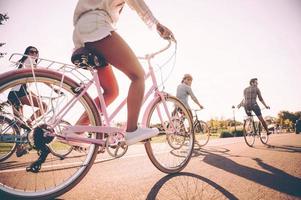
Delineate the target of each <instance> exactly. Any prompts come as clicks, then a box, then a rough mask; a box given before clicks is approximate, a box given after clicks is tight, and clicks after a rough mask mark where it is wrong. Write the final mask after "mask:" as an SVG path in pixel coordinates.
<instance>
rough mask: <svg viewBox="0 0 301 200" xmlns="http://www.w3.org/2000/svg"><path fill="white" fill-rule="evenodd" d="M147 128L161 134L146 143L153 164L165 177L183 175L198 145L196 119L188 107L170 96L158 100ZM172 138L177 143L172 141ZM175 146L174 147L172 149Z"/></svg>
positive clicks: (151, 111)
mask: <svg viewBox="0 0 301 200" xmlns="http://www.w3.org/2000/svg"><path fill="white" fill-rule="evenodd" d="M169 117H170V118H169ZM146 125H147V127H157V128H159V130H160V133H159V135H157V136H155V137H152V138H151V139H149V140H147V141H146V143H145V149H146V152H147V155H148V157H149V158H150V160H151V162H152V163H153V164H154V165H155V167H157V169H159V170H160V171H162V172H164V173H176V172H179V171H181V170H182V169H183V168H184V167H185V166H186V165H187V164H188V162H189V160H190V158H191V154H192V151H193V145H194V133H193V126H192V119H191V117H190V115H189V111H188V110H187V109H186V107H185V106H184V105H183V104H182V103H181V102H180V101H179V100H178V99H177V98H176V97H173V96H169V95H167V94H166V96H165V98H164V99H161V98H157V99H156V101H155V102H154V104H153V105H152V107H151V109H150V110H149V113H148V117H147V121H146ZM171 137H173V138H177V139H176V140H173V141H171V140H169V139H170V138H171ZM171 142H174V144H172V145H170V143H171ZM174 147H177V148H174Z"/></svg>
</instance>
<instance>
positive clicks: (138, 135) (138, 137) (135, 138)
mask: <svg viewBox="0 0 301 200" xmlns="http://www.w3.org/2000/svg"><path fill="white" fill-rule="evenodd" d="M158 134H159V130H158V129H157V128H137V129H136V130H135V131H133V132H126V133H125V142H126V144H127V145H132V144H135V143H137V142H140V141H142V140H146V139H149V138H151V137H153V136H156V135H158Z"/></svg>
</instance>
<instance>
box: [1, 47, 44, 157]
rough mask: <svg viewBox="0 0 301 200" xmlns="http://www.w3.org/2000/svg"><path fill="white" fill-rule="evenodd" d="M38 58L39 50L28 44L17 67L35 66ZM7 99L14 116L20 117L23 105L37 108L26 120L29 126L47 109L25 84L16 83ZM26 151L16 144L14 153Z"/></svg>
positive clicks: (23, 125)
mask: <svg viewBox="0 0 301 200" xmlns="http://www.w3.org/2000/svg"><path fill="white" fill-rule="evenodd" d="M38 58H39V51H38V49H37V48H36V47H33V46H29V47H27V48H26V49H25V52H24V55H23V57H22V58H21V59H20V60H19V61H18V62H17V68H18V69H22V68H30V67H31V66H34V67H36V65H37V60H38ZM29 95H30V96H29ZM7 99H8V101H9V102H10V104H11V105H12V109H13V114H14V116H16V117H20V116H22V115H23V105H28V106H33V107H36V108H38V109H37V110H36V111H35V113H34V114H32V115H31V116H30V118H29V119H28V120H27V121H26V123H27V124H28V125H29V126H31V123H32V121H33V120H34V118H35V116H36V117H38V116H40V115H41V114H42V111H41V110H42V107H43V110H44V111H46V110H47V104H46V103H44V102H42V105H41V103H40V101H39V99H38V97H37V96H36V95H35V94H34V93H33V92H31V91H29V90H28V86H27V85H26V84H22V85H17V86H15V87H13V88H12V89H11V91H10V92H9V93H8V97H7ZM20 127H21V128H23V129H25V130H27V131H29V130H30V129H29V127H27V126H26V125H25V124H20ZM25 153H27V149H26V148H25V147H24V146H23V145H18V146H17V151H16V155H17V157H20V156H22V155H24V154H25Z"/></svg>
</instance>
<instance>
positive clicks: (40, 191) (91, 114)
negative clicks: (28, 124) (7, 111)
mask: <svg viewBox="0 0 301 200" xmlns="http://www.w3.org/2000/svg"><path fill="white" fill-rule="evenodd" d="M22 84H26V85H27V88H28V91H30V92H29V93H28V94H27V96H26V98H28V99H29V100H30V99H32V98H33V97H32V96H33V95H35V98H37V99H40V101H39V102H40V105H41V106H40V109H41V107H42V103H43V102H42V100H41V99H42V98H40V97H45V96H47V97H50V98H52V97H55V95H57V93H55V92H54V91H53V90H54V89H53V88H57V89H58V90H59V91H62V92H63V93H64V94H65V96H66V98H64V99H58V100H57V101H56V102H53V105H54V107H49V106H50V105H51V104H50V103H49V102H44V103H45V104H46V105H48V108H47V110H45V111H44V112H42V111H41V112H42V113H43V114H42V116H41V117H36V116H35V119H34V121H33V129H35V128H37V130H43V128H44V127H46V128H47V126H48V125H49V124H51V121H52V120H53V119H56V118H57V116H58V115H56V114H58V113H61V112H60V111H61V109H62V108H64V107H66V106H67V105H70V104H69V102H70V101H71V100H72V99H74V97H77V96H78V93H77V92H76V91H77V90H76V88H79V87H80V85H79V84H77V83H75V82H74V81H73V80H72V79H71V78H68V77H67V76H66V75H63V74H60V73H58V72H55V71H52V70H46V69H35V70H34V73H33V72H32V70H31V69H19V70H15V71H10V72H6V73H4V74H2V75H1V76H0V100H1V101H3V100H6V98H7V95H8V93H9V92H10V91H12V88H15V87H17V86H18V85H22ZM30 95H31V96H30ZM50 98H49V99H50ZM36 109H37V108H36V107H33V106H32V105H23V116H22V118H23V119H25V120H27V119H29V118H30V117H31V116H33V113H34V112H35V111H36ZM51 109H54V111H55V112H53V110H52V111H49V112H48V110H51ZM83 112H86V113H87V115H88V119H89V123H90V124H91V125H96V126H97V125H101V119H100V116H99V114H98V112H97V108H96V106H95V104H94V102H93V100H92V99H91V98H90V97H89V95H88V94H87V93H86V94H84V95H83V96H81V97H80V98H79V100H78V101H76V102H75V103H74V104H73V106H71V107H69V110H68V112H67V113H66V114H65V115H63V118H62V120H65V121H68V122H69V123H70V124H71V125H74V124H76V121H77V120H78V118H79V117H80V115H81V113H83ZM55 113H56V114H55ZM38 127H43V128H38ZM53 128H54V129H55V127H53ZM49 131H51V132H52V131H54V130H51V129H49ZM33 132H34V131H31V134H32V133H33ZM91 136H92V137H93V138H96V136H97V134H94V133H82V134H81V137H87V138H88V137H89V138H90V137H91ZM32 138H40V139H41V140H40V139H39V140H37V139H36V140H34V145H35V147H36V148H38V147H39V146H41V144H44V145H45V144H46V143H48V142H50V141H51V140H52V139H53V138H51V137H50V138H49V137H46V136H45V135H44V134H43V132H42V134H41V132H38V131H37V132H36V133H35V135H30V137H29V139H30V140H31V139H32ZM73 145H81V144H78V143H76V144H73ZM46 150H47V149H46ZM97 150H98V146H97V145H94V144H90V145H86V146H85V148H80V150H78V151H72V153H70V154H69V156H68V157H67V158H65V159H59V158H58V157H56V156H54V155H52V154H51V153H49V154H47V152H46V151H43V150H41V151H42V153H41V154H40V155H46V157H45V161H44V162H43V161H41V162H42V165H39V166H38V165H34V166H37V167H35V168H30V169H32V171H34V172H36V173H33V172H31V171H27V170H26V167H28V166H29V165H30V164H31V163H36V162H37V161H38V158H39V159H40V158H41V156H40V155H39V154H38V153H37V151H36V150H35V149H32V150H31V151H30V153H29V154H26V155H23V156H22V157H20V158H16V157H15V156H11V157H9V159H7V160H6V161H5V162H4V163H3V162H2V163H1V164H2V165H0V171H1V175H0V196H1V197H4V199H5V198H6V197H8V198H10V199H39V200H40V199H51V198H54V197H57V196H60V195H61V194H63V193H65V192H67V191H68V190H70V189H71V188H72V187H74V186H75V185H76V184H77V183H79V181H80V180H81V179H82V178H83V177H84V176H85V175H86V173H87V172H88V170H89V169H90V168H91V166H92V164H93V162H94V160H95V157H96V155H97ZM43 153H44V154H43Z"/></svg>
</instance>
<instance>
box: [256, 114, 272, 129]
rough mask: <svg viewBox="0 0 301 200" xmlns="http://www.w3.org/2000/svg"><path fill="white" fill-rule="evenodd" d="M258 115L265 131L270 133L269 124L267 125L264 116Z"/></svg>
mask: <svg viewBox="0 0 301 200" xmlns="http://www.w3.org/2000/svg"><path fill="white" fill-rule="evenodd" d="M257 117H258V119H259V120H260V122H261V124H262V125H263V128H264V129H265V131H266V132H267V133H269V129H268V126H267V124H266V123H265V121H264V119H263V117H262V116H257Z"/></svg>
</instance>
